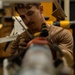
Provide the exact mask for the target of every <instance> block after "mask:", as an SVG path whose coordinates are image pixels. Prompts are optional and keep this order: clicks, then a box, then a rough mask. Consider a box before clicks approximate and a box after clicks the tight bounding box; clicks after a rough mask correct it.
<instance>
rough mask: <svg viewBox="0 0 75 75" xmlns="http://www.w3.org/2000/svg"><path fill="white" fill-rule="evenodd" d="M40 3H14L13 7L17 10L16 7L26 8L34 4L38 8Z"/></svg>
mask: <svg viewBox="0 0 75 75" xmlns="http://www.w3.org/2000/svg"><path fill="white" fill-rule="evenodd" d="M40 5H41V3H40V2H39V3H15V5H14V8H15V10H16V11H17V12H18V9H21V8H26V9H30V8H31V7H32V6H36V8H38V7H39V6H40Z"/></svg>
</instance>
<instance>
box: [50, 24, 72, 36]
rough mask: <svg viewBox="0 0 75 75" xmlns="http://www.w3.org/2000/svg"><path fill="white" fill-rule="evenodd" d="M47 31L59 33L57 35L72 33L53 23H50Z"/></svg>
mask: <svg viewBox="0 0 75 75" xmlns="http://www.w3.org/2000/svg"><path fill="white" fill-rule="evenodd" d="M49 32H50V33H51V34H52V35H53V34H57V35H58V34H59V35H70V36H71V35H72V33H71V32H70V31H69V30H67V29H64V28H62V27H58V26H54V25H51V26H50V28H49Z"/></svg>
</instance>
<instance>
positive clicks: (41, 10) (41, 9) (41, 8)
mask: <svg viewBox="0 0 75 75" xmlns="http://www.w3.org/2000/svg"><path fill="white" fill-rule="evenodd" d="M40 12H41V13H43V6H42V5H40Z"/></svg>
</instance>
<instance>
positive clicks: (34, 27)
mask: <svg viewBox="0 0 75 75" xmlns="http://www.w3.org/2000/svg"><path fill="white" fill-rule="evenodd" d="M15 10H16V11H17V12H18V14H19V15H20V17H21V19H22V20H23V22H24V23H25V25H26V26H27V27H28V29H27V30H28V31H29V33H30V34H31V35H34V34H35V33H37V32H40V31H41V29H42V24H43V23H45V24H46V26H47V29H48V32H49V35H48V38H49V39H50V43H56V44H57V45H58V46H59V48H60V49H61V50H62V51H63V53H68V54H69V55H71V56H73V51H72V50H73V37H72V34H71V32H70V31H68V30H66V29H63V28H62V27H57V26H54V25H49V24H48V23H47V22H46V20H45V18H44V15H43V11H44V9H43V6H42V5H41V3H16V4H15ZM30 40H31V38H30V36H29V35H28V34H27V32H26V31H24V32H23V33H21V34H20V35H19V36H18V37H17V39H16V40H15V41H13V42H12V43H11V54H12V55H15V54H16V53H18V52H21V51H22V50H25V49H26V48H27V47H26V45H27V43H28V42H29V41H30ZM65 57H66V58H68V55H66V54H65ZM72 61H73V59H72V60H71V62H72Z"/></svg>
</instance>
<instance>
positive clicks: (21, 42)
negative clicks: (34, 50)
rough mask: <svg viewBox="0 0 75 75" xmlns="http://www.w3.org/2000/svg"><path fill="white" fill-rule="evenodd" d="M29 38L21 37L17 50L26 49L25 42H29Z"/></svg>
mask: <svg viewBox="0 0 75 75" xmlns="http://www.w3.org/2000/svg"><path fill="white" fill-rule="evenodd" d="M29 41H30V40H29V39H21V40H20V42H19V51H22V50H26V49H27V43H28V42H29Z"/></svg>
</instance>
